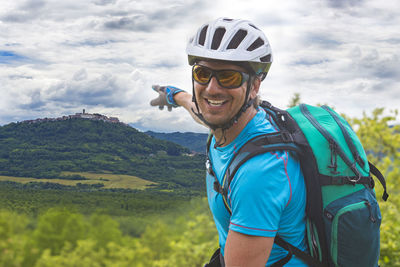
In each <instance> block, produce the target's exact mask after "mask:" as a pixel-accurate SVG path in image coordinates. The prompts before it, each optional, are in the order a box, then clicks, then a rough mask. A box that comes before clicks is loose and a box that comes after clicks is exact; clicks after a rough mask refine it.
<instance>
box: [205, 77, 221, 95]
mask: <svg viewBox="0 0 400 267" xmlns="http://www.w3.org/2000/svg"><path fill="white" fill-rule="evenodd" d="M206 90H207V92H208V93H209V94H212V93H218V92H220V91H221V90H223V88H222V87H221V86H220V85H219V83H218V81H217V79H216V78H215V77H211V80H210V82H209V83H208V85H207V88H206Z"/></svg>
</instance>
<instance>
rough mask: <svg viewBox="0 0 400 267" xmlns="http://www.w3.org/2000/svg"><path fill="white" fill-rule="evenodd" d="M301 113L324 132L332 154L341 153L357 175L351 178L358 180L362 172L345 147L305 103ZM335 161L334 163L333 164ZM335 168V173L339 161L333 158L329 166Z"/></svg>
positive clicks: (302, 105)
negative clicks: (345, 151)
mask: <svg viewBox="0 0 400 267" xmlns="http://www.w3.org/2000/svg"><path fill="white" fill-rule="evenodd" d="M300 110H301V113H303V115H304V116H305V117H306V118H307V119H308V121H309V122H310V123H311V124H312V125H313V126H314V127H315V128H316V129H317V130H318V131H319V132H320V133H321V134H322V136H323V137H325V139H326V140H327V141H328V143H329V146H330V149H331V151H332V153H331V156H335V154H336V153H337V154H339V156H340V157H341V158H342V159H343V161H344V163H345V164H346V165H347V166H348V167H349V168H350V169H351V170H352V171H353V172H354V174H355V175H356V176H357V179H356V180H350V181H351V182H353V183H356V182H358V181H359V180H360V179H361V173H360V172H359V171H358V169H357V167H356V166H355V164H354V163H352V162H351V161H350V159H349V158H348V157H347V156H346V154H345V153H344V151H343V149H342V148H341V147H340V146H339V144H338V143H337V142H336V140H335V139H334V138H333V136H332V135H331V134H330V133H329V132H328V131H327V130H326V129H325V128H324V127H322V125H321V124H320V123H319V122H318V121H317V120H316V119H315V117H314V116H313V115H312V114H311V113H310V111H309V110H308V108H307V106H306V105H305V104H300ZM332 163H333V165H332ZM328 167H329V168H331V169H333V170H332V171H331V172H332V173H333V174H335V172H336V169H337V161H336V160H335V159H334V158H331V165H329V166H328Z"/></svg>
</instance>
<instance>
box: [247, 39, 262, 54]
mask: <svg viewBox="0 0 400 267" xmlns="http://www.w3.org/2000/svg"><path fill="white" fill-rule="evenodd" d="M263 45H264V40H263V39H261V38H260V37H258V38H257V40H255V41H254V42H253V43H252V44H251V45H250V46H249V48H247V51H253V50H256V49H257V48H259V47H261V46H263Z"/></svg>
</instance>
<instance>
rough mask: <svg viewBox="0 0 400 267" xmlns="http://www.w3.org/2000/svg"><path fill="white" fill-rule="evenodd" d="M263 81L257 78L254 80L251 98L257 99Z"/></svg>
mask: <svg viewBox="0 0 400 267" xmlns="http://www.w3.org/2000/svg"><path fill="white" fill-rule="evenodd" d="M260 85H261V79H260V78H259V77H258V76H256V77H255V78H254V80H253V86H252V87H251V92H250V96H251V98H255V97H256V96H257V95H258V91H259V90H260Z"/></svg>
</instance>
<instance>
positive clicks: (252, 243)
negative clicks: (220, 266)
mask: <svg viewBox="0 0 400 267" xmlns="http://www.w3.org/2000/svg"><path fill="white" fill-rule="evenodd" d="M273 244H274V237H263V236H251V235H245V234H241V233H239V232H235V231H232V230H229V232H228V237H227V239H226V244H225V253H224V254H225V255H224V260H225V265H226V267H265V265H266V263H267V261H268V258H269V255H270V253H271V250H272V246H273Z"/></svg>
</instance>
